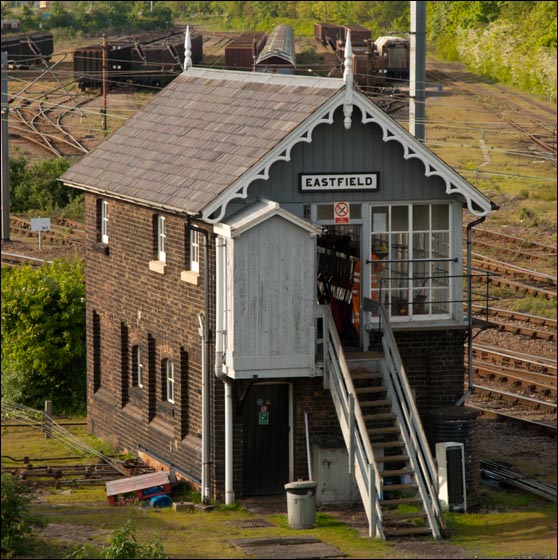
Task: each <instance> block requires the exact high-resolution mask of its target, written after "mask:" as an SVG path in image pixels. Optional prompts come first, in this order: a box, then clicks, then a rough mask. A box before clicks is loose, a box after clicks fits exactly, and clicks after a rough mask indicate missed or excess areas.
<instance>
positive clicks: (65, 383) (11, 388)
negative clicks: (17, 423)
mask: <svg viewBox="0 0 558 560" xmlns="http://www.w3.org/2000/svg"><path fill="white" fill-rule="evenodd" d="M1 340H2V397H3V398H6V399H8V400H12V401H16V402H18V403H20V404H24V405H27V406H31V407H33V408H41V406H42V403H43V402H44V401H45V399H46V400H52V401H53V402H54V403H56V408H57V410H63V411H65V412H76V411H80V410H81V409H82V408H83V407H84V405H85V397H86V394H85V387H86V384H85V377H86V374H85V284H84V263H83V261H81V260H75V261H65V260H61V259H58V260H54V261H53V262H52V264H49V265H46V264H45V265H42V266H41V267H39V268H37V269H34V268H32V267H31V266H21V267H18V268H14V269H6V270H2V333H1Z"/></svg>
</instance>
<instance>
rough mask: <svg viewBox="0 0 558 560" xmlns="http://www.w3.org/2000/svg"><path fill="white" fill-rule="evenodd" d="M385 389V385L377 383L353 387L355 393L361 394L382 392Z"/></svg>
mask: <svg viewBox="0 0 558 560" xmlns="http://www.w3.org/2000/svg"><path fill="white" fill-rule="evenodd" d="M385 391H387V387H386V386H385V385H378V386H376V387H357V388H356V389H355V393H356V394H357V395H361V394H362V393H383V392H385Z"/></svg>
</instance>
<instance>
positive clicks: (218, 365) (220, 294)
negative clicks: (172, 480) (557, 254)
mask: <svg viewBox="0 0 558 560" xmlns="http://www.w3.org/2000/svg"><path fill="white" fill-rule="evenodd" d="M225 250H226V246H225V240H224V239H223V238H222V237H217V238H216V239H215V376H216V377H217V378H218V379H221V380H222V381H223V383H224V388H225V504H227V505H230V504H232V503H234V488H233V393H232V384H233V380H232V379H230V377H228V376H227V375H226V374H225V373H224V372H223V357H224V353H225V330H226V329H225V321H224V316H225V309H224V306H225V290H226V285H225V262H226V259H225Z"/></svg>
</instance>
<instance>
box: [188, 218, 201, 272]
mask: <svg viewBox="0 0 558 560" xmlns="http://www.w3.org/2000/svg"><path fill="white" fill-rule="evenodd" d="M190 270H191V271H192V272H196V273H199V271H200V232H199V231H195V230H193V229H192V230H190Z"/></svg>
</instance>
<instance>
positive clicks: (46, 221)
mask: <svg viewBox="0 0 558 560" xmlns="http://www.w3.org/2000/svg"><path fill="white" fill-rule="evenodd" d="M49 230H50V218H31V231H38V232H39V251H42V250H43V243H42V242H43V238H42V235H43V231H49Z"/></svg>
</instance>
